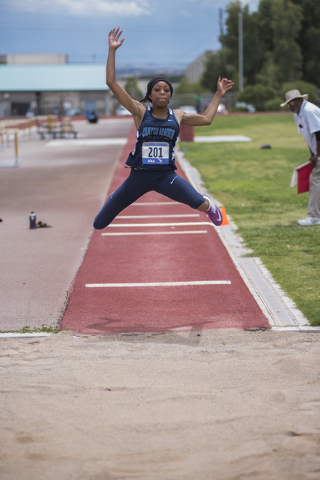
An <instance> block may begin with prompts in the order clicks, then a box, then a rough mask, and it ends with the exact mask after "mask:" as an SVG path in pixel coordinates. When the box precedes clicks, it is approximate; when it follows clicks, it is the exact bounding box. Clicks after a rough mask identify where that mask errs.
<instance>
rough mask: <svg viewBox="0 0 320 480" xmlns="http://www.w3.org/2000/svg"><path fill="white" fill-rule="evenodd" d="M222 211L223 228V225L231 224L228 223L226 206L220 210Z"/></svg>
mask: <svg viewBox="0 0 320 480" xmlns="http://www.w3.org/2000/svg"><path fill="white" fill-rule="evenodd" d="M220 210H221V215H222V223H221V226H222V225H229V222H228V219H227V213H226V209H225V208H224V206H222V207H221V208H220Z"/></svg>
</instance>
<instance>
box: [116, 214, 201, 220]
mask: <svg viewBox="0 0 320 480" xmlns="http://www.w3.org/2000/svg"><path fill="white" fill-rule="evenodd" d="M182 217H200V215H199V214H198V213H187V214H185V213H184V214H183V215H179V214H176V215H118V216H117V217H116V218H128V219H130V218H182Z"/></svg>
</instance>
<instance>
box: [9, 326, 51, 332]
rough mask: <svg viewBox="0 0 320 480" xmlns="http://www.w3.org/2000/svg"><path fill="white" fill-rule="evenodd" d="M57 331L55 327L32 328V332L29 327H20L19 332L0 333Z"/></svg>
mask: <svg viewBox="0 0 320 480" xmlns="http://www.w3.org/2000/svg"><path fill="white" fill-rule="evenodd" d="M58 332H59V330H58V329H57V328H56V327H44V326H42V327H41V328H36V327H34V328H33V329H32V330H31V329H30V327H29V326H26V327H22V328H20V330H10V331H9V332H8V331H0V333H58Z"/></svg>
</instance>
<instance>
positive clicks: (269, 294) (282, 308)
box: [177, 150, 320, 332]
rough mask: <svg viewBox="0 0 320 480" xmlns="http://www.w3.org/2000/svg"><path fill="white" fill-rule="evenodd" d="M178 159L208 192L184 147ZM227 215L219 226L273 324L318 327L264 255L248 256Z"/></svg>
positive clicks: (195, 182) (295, 328) (192, 180)
mask: <svg viewBox="0 0 320 480" xmlns="http://www.w3.org/2000/svg"><path fill="white" fill-rule="evenodd" d="M177 160H178V162H179V165H180V166H181V168H182V170H183V171H184V173H185V175H186V177H187V178H188V180H189V182H190V183H191V184H192V185H193V186H194V188H195V189H196V190H198V192H200V193H201V194H203V193H207V191H206V189H205V188H204V186H203V182H202V180H201V176H200V174H199V172H198V170H197V169H196V168H194V167H192V166H191V165H190V163H189V162H188V160H186V158H185V157H184V154H183V152H181V151H180V150H178V151H177ZM211 198H212V199H213V201H214V202H215V203H216V204H217V205H219V206H221V203H220V202H219V201H217V200H216V199H214V198H213V197H211ZM227 217H228V221H229V225H225V226H222V227H215V229H216V231H217V233H218V235H219V236H220V238H221V241H222V243H223V244H224V246H225V247H226V249H227V250H228V252H229V255H230V257H231V258H232V260H233V262H234V264H235V266H236V268H237V270H238V272H239V273H240V275H241V277H242V278H243V280H244V282H245V284H246V285H247V287H248V289H249V290H250V292H251V294H252V295H253V297H254V298H255V300H256V302H257V303H258V305H259V307H260V308H261V310H262V311H263V313H264V314H265V316H266V317H267V319H268V321H269V323H270V325H271V326H272V327H273V328H275V329H277V331H292V332H293V331H297V332H302V331H308V332H310V331H312V332H313V331H316V330H314V329H315V328H317V327H311V326H310V325H309V322H308V320H307V318H305V317H304V315H303V314H302V312H301V311H300V310H298V309H297V307H296V305H295V303H294V302H293V301H292V300H291V299H290V298H289V297H288V296H287V295H286V294H285V292H284V291H283V290H282V289H281V288H280V286H279V285H278V284H277V282H276V281H275V280H274V279H273V277H272V275H271V273H270V272H269V271H268V269H267V268H266V267H265V266H264V265H263V263H262V262H261V260H260V258H258V257H253V258H252V257H246V255H247V254H248V253H251V251H250V250H248V249H247V248H246V247H245V245H244V243H243V240H242V239H241V238H240V237H239V235H237V234H236V230H237V226H236V224H235V223H234V222H232V220H231V218H230V217H229V216H227ZM288 328H290V330H288ZM306 329H308V330H306ZM319 331H320V327H319Z"/></svg>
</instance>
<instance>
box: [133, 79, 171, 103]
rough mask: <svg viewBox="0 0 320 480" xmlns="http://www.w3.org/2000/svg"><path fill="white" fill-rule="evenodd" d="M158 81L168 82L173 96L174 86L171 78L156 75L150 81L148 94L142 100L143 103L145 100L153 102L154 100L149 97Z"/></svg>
mask: <svg viewBox="0 0 320 480" xmlns="http://www.w3.org/2000/svg"><path fill="white" fill-rule="evenodd" d="M158 82H166V83H167V84H168V85H169V88H170V92H171V97H172V94H173V87H172V85H171V83H170V82H169V80H167V79H166V78H164V77H155V78H153V79H152V80H150V82H149V83H148V85H147V93H146V96H145V97H144V98H143V99H142V100H140V102H141V103H145V102H151V103H152V100H151V98H150V97H149V95H150V93H151V91H152V89H153V87H154V86H155V84H156V83H158Z"/></svg>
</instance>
